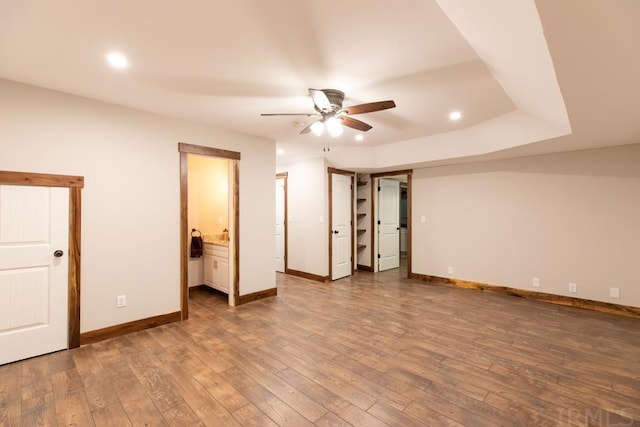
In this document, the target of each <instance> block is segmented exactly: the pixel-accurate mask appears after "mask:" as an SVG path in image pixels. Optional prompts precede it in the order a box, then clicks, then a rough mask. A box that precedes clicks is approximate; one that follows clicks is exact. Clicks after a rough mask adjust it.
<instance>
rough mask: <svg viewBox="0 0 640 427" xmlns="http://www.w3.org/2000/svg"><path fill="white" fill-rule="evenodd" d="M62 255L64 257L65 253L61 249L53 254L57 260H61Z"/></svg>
mask: <svg viewBox="0 0 640 427" xmlns="http://www.w3.org/2000/svg"><path fill="white" fill-rule="evenodd" d="M62 255H64V252H62V251H61V250H60V249H58V250H57V251H55V252H54V253H53V256H54V257H56V258H60V257H61V256H62Z"/></svg>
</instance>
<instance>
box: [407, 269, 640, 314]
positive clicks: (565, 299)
mask: <svg viewBox="0 0 640 427" xmlns="http://www.w3.org/2000/svg"><path fill="white" fill-rule="evenodd" d="M409 278H410V279H416V280H422V281H425V282H431V283H434V282H436V283H440V284H444V285H448V286H454V287H458V288H465V289H473V290H477V291H484V292H492V293H496V294H503V295H511V296H515V297H519V298H527V299H532V300H536V301H541V302H545V303H548V304H557V305H564V306H569V307H577V308H584V309H587V310H593V311H599V312H602V313H609V314H616V315H620V316H629V317H638V318H640V307H631V306H628V305H621V304H612V303H608V302H602V301H593V300H588V299H583V298H575V297H569V296H565V295H555V294H548V293H545V292H537V291H528V290H524V289H516V288H510V287H507V286H499V285H490V284H488V283H481V282H472V281H469V280H460V279H450V278H448V277H440V276H430V275H427V274H417V273H411V274H409Z"/></svg>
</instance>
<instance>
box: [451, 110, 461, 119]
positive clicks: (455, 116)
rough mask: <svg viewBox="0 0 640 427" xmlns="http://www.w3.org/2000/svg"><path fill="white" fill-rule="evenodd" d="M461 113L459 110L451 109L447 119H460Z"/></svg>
mask: <svg viewBox="0 0 640 427" xmlns="http://www.w3.org/2000/svg"><path fill="white" fill-rule="evenodd" d="M461 117H462V113H461V112H460V111H452V112H450V113H449V120H460V118H461Z"/></svg>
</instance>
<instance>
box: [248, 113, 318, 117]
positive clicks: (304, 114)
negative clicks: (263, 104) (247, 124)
mask: <svg viewBox="0 0 640 427" xmlns="http://www.w3.org/2000/svg"><path fill="white" fill-rule="evenodd" d="M260 115H261V116H307V117H311V116H315V115H316V113H262V114H260Z"/></svg>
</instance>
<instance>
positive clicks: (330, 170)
mask: <svg viewBox="0 0 640 427" xmlns="http://www.w3.org/2000/svg"><path fill="white" fill-rule="evenodd" d="M334 173H335V174H338V175H347V176H350V177H351V197H350V199H349V200H350V201H351V203H350V205H351V275H352V276H353V275H354V274H355V272H356V264H355V260H356V254H355V253H354V250H353V247H354V244H355V240H354V234H355V233H354V232H353V226H354V222H353V220H354V206H353V205H354V203H353V197H354V190H353V183H354V179H355V176H356V173H355V172H352V171H347V170H343V169H335V168H331V167H330V168H327V174H328V180H329V190H328V193H329V215H328V216H329V220H328V221H327V224H329V227H328V230H327V231H328V233H329V280H333V279H332V277H333V238H332V234H333V182H332V178H331V174H334Z"/></svg>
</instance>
